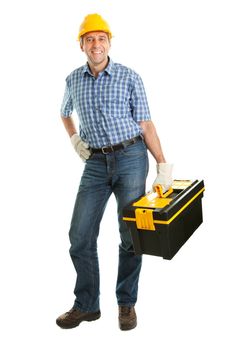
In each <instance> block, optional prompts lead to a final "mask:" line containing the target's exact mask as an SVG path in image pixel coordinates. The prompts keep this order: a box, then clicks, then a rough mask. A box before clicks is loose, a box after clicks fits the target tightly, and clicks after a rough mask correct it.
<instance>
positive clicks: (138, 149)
mask: <svg viewBox="0 0 233 350" xmlns="http://www.w3.org/2000/svg"><path fill="white" fill-rule="evenodd" d="M122 154H123V155H124V156H126V157H140V156H146V155H147V148H146V145H145V143H144V142H143V141H139V142H136V143H134V144H133V145H130V146H128V147H126V148H124V149H123V150H122Z"/></svg>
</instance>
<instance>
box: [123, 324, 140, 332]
mask: <svg viewBox="0 0 233 350" xmlns="http://www.w3.org/2000/svg"><path fill="white" fill-rule="evenodd" d="M136 327H137V323H135V324H134V325H132V326H124V325H120V324H119V328H120V330H121V331H130V330H131V329H134V328H136Z"/></svg>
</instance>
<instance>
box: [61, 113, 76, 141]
mask: <svg viewBox="0 0 233 350" xmlns="http://www.w3.org/2000/svg"><path fill="white" fill-rule="evenodd" d="M61 119H62V122H63V124H64V126H65V129H66V131H67V133H68V135H69V136H70V137H71V136H72V135H74V134H76V133H77V130H76V127H75V124H74V121H73V119H72V117H68V118H64V117H61Z"/></svg>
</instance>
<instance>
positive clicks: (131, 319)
mask: <svg viewBox="0 0 233 350" xmlns="http://www.w3.org/2000/svg"><path fill="white" fill-rule="evenodd" d="M136 326H137V315H136V312H135V309H134V307H133V306H131V307H128V306H119V327H120V329H121V330H122V331H129V330H130V329H133V328H135V327H136Z"/></svg>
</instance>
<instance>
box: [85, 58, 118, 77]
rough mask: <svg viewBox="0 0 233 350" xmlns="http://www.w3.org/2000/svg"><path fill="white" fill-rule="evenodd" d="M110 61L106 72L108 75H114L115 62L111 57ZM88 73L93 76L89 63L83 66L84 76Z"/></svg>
mask: <svg viewBox="0 0 233 350" xmlns="http://www.w3.org/2000/svg"><path fill="white" fill-rule="evenodd" d="M108 59H109V61H108V65H107V67H106V68H105V69H104V72H106V73H107V74H108V75H112V73H113V70H114V62H113V61H112V59H111V58H110V57H109V58H108ZM86 73H87V74H89V75H92V76H93V74H92V73H91V70H90V67H89V65H88V63H86V64H85V66H83V75H84V74H86Z"/></svg>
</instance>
